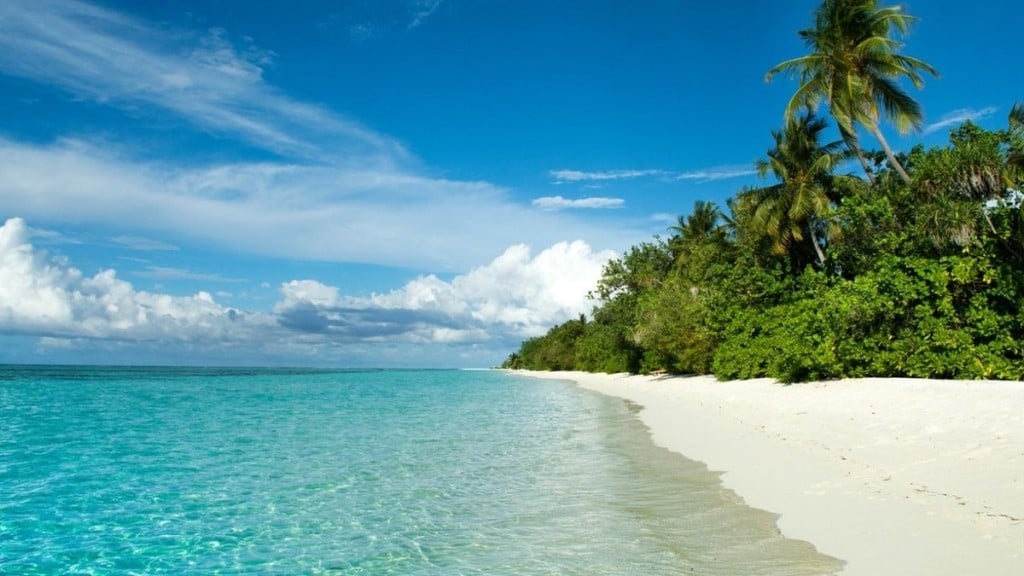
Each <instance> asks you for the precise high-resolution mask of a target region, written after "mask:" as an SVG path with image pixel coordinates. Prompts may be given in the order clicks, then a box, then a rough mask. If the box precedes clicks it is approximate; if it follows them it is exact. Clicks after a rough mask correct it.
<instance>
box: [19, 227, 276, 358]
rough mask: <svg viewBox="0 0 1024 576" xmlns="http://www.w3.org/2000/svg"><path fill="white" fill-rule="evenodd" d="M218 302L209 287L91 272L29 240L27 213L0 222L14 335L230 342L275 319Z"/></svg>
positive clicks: (107, 272)
mask: <svg viewBox="0 0 1024 576" xmlns="http://www.w3.org/2000/svg"><path fill="white" fill-rule="evenodd" d="M270 323H271V322H270V319H269V317H266V316H261V315H253V314H243V313H241V312H239V311H237V310H234V309H230V308H225V307H223V306H221V305H219V304H217V303H216V302H215V301H214V300H213V298H212V297H211V296H210V295H209V294H208V293H206V292H198V293H196V294H195V295H193V296H188V297H175V296H170V295H166V294H155V293H151V292H143V291H137V290H135V289H134V288H133V287H132V286H131V284H129V283H128V282H125V281H123V280H120V279H118V278H117V274H116V272H115V271H114V270H104V271H102V272H99V273H97V274H96V275H94V276H92V277H88V276H85V275H83V274H82V273H81V272H80V271H79V270H78V269H76V268H73V267H71V266H70V265H68V264H66V263H64V262H62V261H60V260H58V259H54V258H49V257H47V255H46V254H45V253H42V252H38V251H36V250H35V249H34V247H33V246H32V245H31V244H29V242H28V226H27V225H26V224H25V222H24V221H23V220H21V219H20V218H12V219H9V220H7V221H6V222H5V223H4V225H3V226H2V227H0V327H2V328H3V331H4V332H7V333H12V332H13V333H22V334H35V335H39V336H50V337H61V338H68V337H70V338H90V339H110V340H133V341H151V340H156V341H160V340H172V341H190V342H205V341H231V340H238V339H241V338H247V337H250V336H251V331H252V330H255V329H258V328H260V327H261V326H266V325H268V324H270Z"/></svg>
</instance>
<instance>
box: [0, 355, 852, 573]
mask: <svg viewBox="0 0 1024 576" xmlns="http://www.w3.org/2000/svg"><path fill="white" fill-rule="evenodd" d="M636 412H637V407H636V406H632V405H630V404H628V403H626V402H624V401H622V400H620V399H615V398H609V397H606V396H601V395H598V394H595V393H592V392H588V391H585V390H582V389H580V388H578V387H576V386H574V385H572V384H570V383H567V382H560V381H554V380H551V381H548V380H535V379H532V378H523V377H517V376H515V375H514V374H509V373H504V372H496V371H457V370H450V371H390V370H388V371H385V370H380V371H355V370H301V369H294V370H293V369H287V370H285V369H220V368H216V369H214V368H211V369H201V368H112V367H53V366H50V367H46V366H33V367H28V366H0V574H4V575H36V574H39V575H42V574H45V575H53V574H76V575H77V574H83V575H84V574H103V575H143V574H145V575H152V574H174V575H197V576H198V575H203V576H206V575H215V574H231V575H241V574H253V575H256V574H261V575H262V574H275V575H291V574H332V575H368V576H369V575H373V576H376V575H385V574H396V575H420V574H422V575H461V574H487V575H509V576H512V575H516V576H531V575H538V576H539V575H600V574H608V575H612V574H644V575H668V574H701V575H715V574H721V575H737V574H759V575H804V574H807V575H811V574H814V575H817V574H828V573H831V572H834V571H836V570H838V569H839V567H840V564H839V562H838V561H836V560H834V559H832V558H828V557H826V556H822V555H820V554H818V553H817V552H816V551H815V550H814V549H813V547H811V546H810V545H809V544H807V543H805V542H801V541H796V540H790V539H785V538H783V537H782V536H781V535H780V534H779V532H778V530H777V529H776V527H775V524H774V521H775V517H774V516H772V515H770V514H768V513H766V512H763V511H758V510H754V509H751V508H749V507H747V506H745V505H744V504H743V503H742V501H741V500H740V499H739V498H737V497H736V495H734V494H733V493H731V492H730V491H728V490H725V489H723V488H722V487H721V485H720V483H719V482H718V478H717V476H716V475H714V474H712V473H710V472H709V471H708V470H707V469H706V467H704V466H703V465H702V464H699V463H696V462H692V461H688V460H686V459H685V458H683V457H681V456H679V455H676V454H673V453H670V452H668V451H667V450H664V449H661V448H658V447H656V446H654V445H653V443H652V442H651V440H650V437H649V434H648V432H647V430H646V428H645V427H644V426H643V424H642V423H641V422H640V421H639V419H638V418H637V415H636Z"/></svg>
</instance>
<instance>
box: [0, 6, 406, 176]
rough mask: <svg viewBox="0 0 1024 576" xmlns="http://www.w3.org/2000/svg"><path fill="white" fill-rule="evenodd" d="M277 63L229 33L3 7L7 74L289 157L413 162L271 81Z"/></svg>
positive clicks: (89, 10)
mask: <svg viewBox="0 0 1024 576" xmlns="http://www.w3.org/2000/svg"><path fill="white" fill-rule="evenodd" d="M270 60H271V54H270V53H269V52H266V51H262V50H259V49H258V48H255V47H254V46H251V45H250V46H249V47H248V48H246V49H244V50H242V51H239V50H237V49H236V48H235V47H234V46H232V44H231V43H230V42H229V41H228V39H227V34H226V32H224V31H223V30H219V29H214V30H211V31H209V32H208V33H207V35H206V36H205V37H203V38H201V39H199V41H198V42H197V41H196V40H195V39H194V37H192V36H190V35H188V34H183V33H181V34H177V35H174V34H171V33H169V32H166V31H164V30H162V29H157V28H154V27H151V26H149V25H147V24H146V23H144V22H141V21H138V20H135V19H133V18H130V17H128V16H125V15H123V14H120V13H117V12H113V11H110V10H106V9H104V8H100V7H97V6H93V5H90V4H86V3H84V2H79V1H76V0H48V1H37V0H6V1H4V2H0V71H3V72H5V73H8V74H12V75H15V76H21V77H25V78H30V79H32V80H35V81H38V82H42V83H45V84H50V85H55V86H58V87H60V88H62V89H64V90H67V91H69V92H71V93H73V94H74V95H76V96H78V97H81V98H87V99H92V100H95V101H98V102H103V103H108V104H113V105H117V106H125V107H131V106H136V105H138V104H145V105H149V106H155V107H157V108H160V109H163V110H166V111H170V112H172V113H174V114H177V115H179V116H181V117H182V118H185V119H186V120H188V121H190V122H192V123H193V124H195V125H197V126H199V127H201V128H203V129H211V130H215V131H219V132H223V133H227V134H230V135H233V136H236V137H239V138H241V139H243V140H245V141H247V142H249V143H250V144H254V145H256V146H258V147H262V148H264V149H268V150H273V151H275V152H280V153H284V154H289V155H295V156H300V157H309V158H317V159H323V158H324V157H325V154H326V153H325V152H324V150H326V149H328V148H327V147H325V146H324V143H327V144H328V145H329V147H330V149H331V150H335V151H336V152H335V153H344V154H353V153H358V154H361V155H368V156H373V155H383V156H386V157H387V158H389V159H391V160H394V159H396V158H405V157H406V153H405V151H404V149H403V147H402V146H401V144H400V143H398V142H397V141H395V140H393V139H391V138H388V137H386V136H383V135H380V134H377V133H375V132H373V131H372V130H369V129H367V128H365V127H363V126H361V125H359V124H358V123H357V122H354V121H352V120H350V119H347V118H344V117H341V116H339V115H337V114H334V113H331V112H329V111H327V110H325V109H323V108H320V107H318V106H313V105H310V104H306V103H302V102H298V101H295V100H293V99H291V98H288V97H287V96H284V95H282V94H281V93H280V92H278V91H277V90H275V89H274V88H272V87H271V86H269V85H267V84H266V83H265V82H264V81H263V67H265V66H267V65H268V64H269V62H270Z"/></svg>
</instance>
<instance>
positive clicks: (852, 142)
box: [839, 126, 875, 186]
mask: <svg viewBox="0 0 1024 576" xmlns="http://www.w3.org/2000/svg"><path fill="white" fill-rule="evenodd" d="M839 133H840V135H842V137H843V142H844V143H845V144H846V147H847V148H849V149H850V150H852V151H853V153H854V155H855V156H857V160H860V166H861V168H863V169H864V175H866V176H867V177H868V182H870V183H871V185H872V186H874V185H875V175H874V174H873V173H872V172H871V165H870V164H868V159H867V158H866V157H865V156H864V151H863V150H861V148H860V142H858V141H857V136H856V135H855V134H852V133H850V132H847V131H846V130H844V129H843V128H842V126H840V128H839Z"/></svg>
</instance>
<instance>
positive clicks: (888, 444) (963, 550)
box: [522, 372, 1024, 576]
mask: <svg viewBox="0 0 1024 576" xmlns="http://www.w3.org/2000/svg"><path fill="white" fill-rule="evenodd" d="M522 373H523V374H527V375H531V376H536V377H543V378H557V379H567V380H572V381H575V382H577V383H578V384H579V385H580V386H582V387H584V388H587V389H590V390H595V391H597V392H600V393H603V394H608V395H612V396H618V397H622V398H625V399H628V400H630V401H632V402H635V403H637V404H640V405H641V406H643V407H644V409H643V410H642V411H641V412H640V417H641V419H642V420H643V421H644V423H645V424H646V425H647V426H648V427H649V428H650V429H651V434H652V437H653V439H654V442H655V443H657V444H659V445H662V446H664V447H666V448H668V449H670V450H673V451H676V452H678V453H681V454H683V455H685V456H686V457H688V458H690V459H692V460H698V461H701V462H704V463H705V464H707V466H708V467H709V468H710V469H711V470H713V471H719V472H722V473H723V474H722V477H721V478H722V482H723V484H724V485H725V486H726V487H727V488H729V489H731V490H733V491H735V492H736V493H737V494H738V495H739V496H740V497H742V498H743V499H744V500H745V501H746V502H747V504H748V505H750V506H753V507H755V508H760V509H763V510H768V511H770V512H774V513H776V514H778V515H779V520H778V527H779V529H780V531H781V532H782V533H783V534H784V535H785V536H787V537H790V538H799V539H801V540H806V541H808V542H810V543H812V544H814V546H815V547H816V548H817V549H818V551H820V552H822V553H823V554H828V555H830V556H833V557H836V558H839V559H841V560H843V561H844V562H845V563H846V564H845V567H844V568H843V570H842V571H841V572H840V574H842V575H843V576H879V575H886V574H901V575H902V574H906V575H916V574H921V575H927V576H941V575H950V576H953V575H955V576H967V575H979V576H980V575H984V576H1000V575H1006V576H1011V575H1012V576H1020V575H1022V574H1024V382H991V381H943V380H912V379H861V380H843V381H838V382H827V383H813V384H798V385H793V386H783V385H780V384H778V383H775V382H773V381H771V380H749V381H738V382H718V381H716V380H714V378H710V377H690V378H686V377H679V378H672V377H651V376H627V375H622V374H619V375H607V374H587V373H582V372H522Z"/></svg>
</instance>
